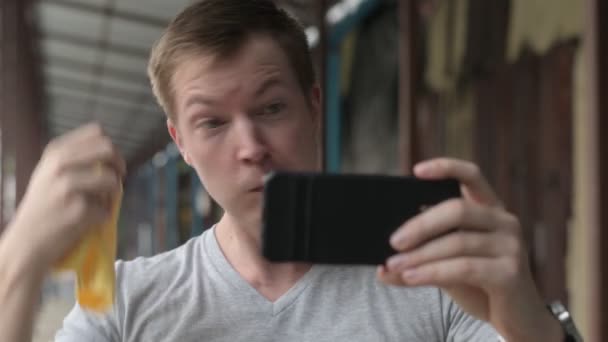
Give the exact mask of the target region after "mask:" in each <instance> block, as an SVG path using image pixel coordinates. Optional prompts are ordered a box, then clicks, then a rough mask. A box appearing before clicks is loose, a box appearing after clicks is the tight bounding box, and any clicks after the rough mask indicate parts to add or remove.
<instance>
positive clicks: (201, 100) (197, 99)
mask: <svg viewBox="0 0 608 342" xmlns="http://www.w3.org/2000/svg"><path fill="white" fill-rule="evenodd" d="M193 104H204V105H207V106H212V105H213V104H215V101H214V100H212V99H210V98H208V97H205V96H203V95H200V94H196V95H193V96H191V97H190V98H188V100H187V101H186V104H185V105H184V108H186V109H188V108H189V107H190V106H191V105H193Z"/></svg>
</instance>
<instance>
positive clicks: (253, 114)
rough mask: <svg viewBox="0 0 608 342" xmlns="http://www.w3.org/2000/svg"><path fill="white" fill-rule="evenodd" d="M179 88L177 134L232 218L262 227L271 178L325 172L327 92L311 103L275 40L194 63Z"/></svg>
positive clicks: (180, 74) (181, 71)
mask: <svg viewBox="0 0 608 342" xmlns="http://www.w3.org/2000/svg"><path fill="white" fill-rule="evenodd" d="M173 87H174V89H175V114H176V121H177V122H176V123H172V122H170V121H169V122H168V126H169V132H170V134H171V136H172V137H173V139H174V141H175V142H176V143H177V145H178V146H179V148H180V151H181V153H182V155H183V156H184V159H185V160H186V162H187V163H188V164H190V165H191V166H193V167H194V168H195V170H196V172H197V173H198V176H199V177H200V179H201V181H202V182H203V184H204V185H205V187H206V189H207V191H208V192H209V194H210V195H211V196H212V197H213V198H214V199H215V200H216V201H217V202H218V203H219V204H220V206H222V208H224V210H225V211H226V213H227V214H228V215H231V216H232V217H234V218H236V219H237V220H239V221H241V222H244V223H247V224H257V223H259V221H260V218H261V204H262V203H261V201H262V190H263V189H262V185H263V176H264V175H265V174H267V173H268V172H270V171H273V170H297V171H317V170H319V162H318V161H319V158H318V134H319V130H318V126H319V125H318V123H319V119H320V118H319V115H320V91H319V89H318V87H315V88H314V89H311V90H310V91H311V93H310V96H309V97H310V99H308V98H307V97H306V96H304V94H303V92H302V90H301V88H300V86H299V83H298V82H297V79H296V76H295V74H294V72H293V70H292V69H291V66H290V64H289V62H288V60H287V57H286V55H285V53H284V52H283V50H282V49H281V48H280V47H279V46H278V44H277V43H275V42H274V41H273V40H272V39H270V38H268V37H265V36H253V37H252V38H250V39H249V40H248V42H247V43H246V44H245V45H244V46H243V47H242V48H241V49H240V51H239V52H238V53H237V54H235V56H233V57H231V58H229V59H224V60H220V59H219V58H214V57H211V56H206V55H204V54H201V55H193V56H191V58H187V59H185V61H184V62H182V64H181V65H180V66H178V68H177V70H176V73H175V74H174V76H173Z"/></svg>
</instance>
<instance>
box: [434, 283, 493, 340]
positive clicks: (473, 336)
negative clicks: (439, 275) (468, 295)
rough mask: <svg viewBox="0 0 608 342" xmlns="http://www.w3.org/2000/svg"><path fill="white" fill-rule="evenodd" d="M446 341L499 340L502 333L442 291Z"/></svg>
mask: <svg viewBox="0 0 608 342" xmlns="http://www.w3.org/2000/svg"><path fill="white" fill-rule="evenodd" d="M441 293H442V294H441V296H442V309H443V321H444V327H445V329H446V334H445V336H446V342H464V341H467V342H498V341H500V335H499V334H498V333H497V332H496V330H494V328H493V327H492V326H491V325H490V324H489V323H488V322H485V321H482V320H479V319H477V318H475V317H473V316H471V315H469V314H468V313H466V312H465V311H464V310H462V308H460V306H458V304H456V303H455V302H454V301H453V300H452V299H451V298H450V297H449V296H448V295H447V294H445V293H443V291H441Z"/></svg>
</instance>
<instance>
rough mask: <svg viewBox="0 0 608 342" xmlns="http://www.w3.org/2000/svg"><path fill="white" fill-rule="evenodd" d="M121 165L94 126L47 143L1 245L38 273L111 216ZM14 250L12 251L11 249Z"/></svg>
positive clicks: (115, 151) (80, 129)
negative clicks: (87, 232) (96, 225)
mask: <svg viewBox="0 0 608 342" xmlns="http://www.w3.org/2000/svg"><path fill="white" fill-rule="evenodd" d="M124 175H125V162H124V160H123V158H122V157H121V156H120V155H119V153H118V151H117V150H116V148H115V146H114V145H113V144H112V142H111V141H110V139H109V138H108V137H107V136H106V135H105V134H104V133H103V130H102V128H101V126H100V125H98V124H88V125H85V126H82V127H80V128H78V129H76V130H74V131H71V132H69V133H67V134H65V135H63V136H61V137H58V138H56V139H55V140H53V141H51V142H50V143H49V144H48V145H47V147H46V148H45V150H44V152H43V154H42V157H41V159H40V161H39V163H38V165H37V166H36V169H35V170H34V172H33V173H32V177H31V179H30V183H29V185H28V188H27V191H26V193H25V195H24V197H23V200H22V201H21V203H20V205H19V207H18V208H17V211H16V213H15V217H14V219H13V220H12V222H11V223H10V224H9V226H8V229H7V231H6V232H5V234H4V236H3V237H2V240H1V242H2V243H3V244H5V246H8V248H10V249H11V251H12V253H11V254H12V256H14V257H17V258H19V259H18V260H19V261H20V262H21V263H22V264H24V265H25V266H26V267H28V269H30V270H31V271H34V270H36V271H37V272H40V273H43V272H46V270H47V269H48V268H49V267H50V266H51V265H53V264H54V263H56V262H57V261H58V259H59V258H61V257H62V256H64V255H65V254H67V253H68V252H69V250H70V248H72V247H73V246H74V245H75V244H76V243H77V242H78V241H79V239H80V238H81V237H82V236H83V235H84V233H85V232H86V231H87V229H88V228H90V227H93V226H95V224H97V223H99V222H102V221H103V220H106V219H107V218H108V217H109V215H110V214H111V202H112V198H113V196H114V195H115V194H116V192H117V191H119V186H120V183H121V179H122V177H123V176H124ZM17 246H18V247H17Z"/></svg>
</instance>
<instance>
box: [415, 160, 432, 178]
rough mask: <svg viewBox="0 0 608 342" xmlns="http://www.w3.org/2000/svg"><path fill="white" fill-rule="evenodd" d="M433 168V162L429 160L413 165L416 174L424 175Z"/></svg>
mask: <svg viewBox="0 0 608 342" xmlns="http://www.w3.org/2000/svg"><path fill="white" fill-rule="evenodd" d="M432 170H433V164H432V163H431V162H422V163H419V164H416V166H414V173H415V174H417V175H426V174H429V173H430V172H431V171H432Z"/></svg>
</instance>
